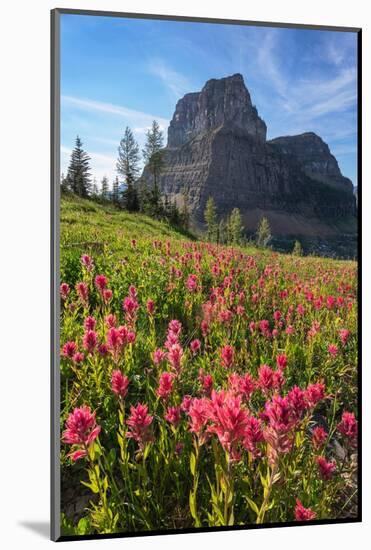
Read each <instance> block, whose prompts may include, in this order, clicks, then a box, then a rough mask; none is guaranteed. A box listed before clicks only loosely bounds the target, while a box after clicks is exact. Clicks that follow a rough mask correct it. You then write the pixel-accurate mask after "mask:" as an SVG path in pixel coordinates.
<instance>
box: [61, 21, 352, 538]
mask: <svg viewBox="0 0 371 550" xmlns="http://www.w3.org/2000/svg"><path fill="white" fill-rule="evenodd" d="M62 17H63V18H64V19H63V25H64V26H62V30H63V33H62V54H63V55H62V68H63V70H64V72H63V71H62V76H63V79H62V94H63V95H62V107H63V108H62V118H61V121H62V150H61V151H62V157H61V158H62V170H61V172H63V173H62V174H61V178H60V182H59V185H60V243H59V246H60V274H59V275H60V297H59V298H60V321H59V322H60V343H59V348H60V396H61V402H60V445H61V453H60V471H61V518H60V521H61V534H62V536H65V537H68V536H76V535H105V534H113V533H121V534H122V535H125V534H133V533H141V532H148V533H153V532H164V533H165V532H177V531H181V530H192V529H207V528H216V527H218V528H226V527H241V526H245V527H249V526H256V525H269V524H274V525H277V524H286V523H288V524H291V523H293V522H294V523H298V524H304V523H308V522H309V523H316V522H317V521H319V520H322V521H327V520H339V521H343V520H344V521H345V520H347V521H356V520H357V518H358V517H359V500H358V497H359V487H358V479H359V472H358V458H359V457H358V451H359V449H358V442H359V434H358V421H359V418H358V415H359V413H358V410H359V396H358V385H359V372H358V368H359V366H358V328H359V327H358V290H359V289H358V260H357V238H358V235H357V226H358V223H357V221H358V220H357V216H358V212H357V192H356V185H357V182H356V180H355V176H354V174H355V172H354V170H353V169H354V166H353V165H354V163H355V162H356V161H355V160H354V159H355V158H356V157H355V155H354V154H353V153H354V150H355V149H354V143H353V141H352V140H353V139H355V138H354V132H355V131H356V130H355V129H354V128H355V126H354V127H353V126H352V124H353V115H354V113H355V110H356V98H354V95H352V93H351V90H353V88H352V86H353V85H354V71H355V67H356V61H355V58H354V55H355V54H354V51H355V50H354V47H355V46H354V43H355V40H356V39H355V37H353V35H352V33H346V32H343V33H342V32H340V33H335V32H331V30H328V31H326V32H325V31H323V34H321V32H322V31H321V32H320V31H316V30H310V29H284V28H282V29H269V28H265V27H254V26H250V27H249V26H245V27H244V26H242V25H241V26H238V25H237V26H236V27H235V28H236V31H233V32H235V36H234V40H235V42H233V43H234V44H236V42H237V40H240V44H241V51H244V48H245V45H246V44H251V49H252V50H253V51H256V56H255V58H253V59H252V60H250V61H249V63H250V65H248V64H247V65H244V64H243V63H242V61H241V59H242V58H241V59H240V58H238V60H239V63H237V57H235V56H237V53H235V50H234V49H231V55H230V56H227V55H226V54H223V52H222V51H221V50H220V52H219V58H218V59H220V63H221V65H220V67H221V68H220V70H219V69H217V64H216V63H215V52H214V50H213V48H211V46H210V48H208V47H207V46H206V38H208V40H209V42H207V43H208V44H209V43H211V42H210V40H211V37H214V39H215V40H216V39H217V37H218V36H220V38H221V39H222V40H223V42H224V44H226V46H225V47H226V48H227V45H228V44H229V42H228V41H229V40H232V35H231V34H230V32H231V31H230V27H229V26H228V25H227V24H220V25H219V24H214V25H211V24H208V25H207V24H206V23H202V22H180V21H171V20H167V21H154V20H153V21H149V20H143V21H140V20H136V19H132V20H130V19H125V18H122V19H120V18H114V17H107V18H103V17H102V18H99V17H96V22H95V23H94V25H93V23H91V24H90V25H89V24H87V23H86V21H85V20H86V19H89V18H90V19H94V16H87V15H86V16H77V15H76V16H75V15H63V16H62ZM74 18H75V19H74ZM84 18H85V19H84ZM131 25H134V26H132V27H131ZM203 25H204V27H203ZM197 29H200V30H202V29H204V32H205V36H204V37H203V36H202V33H201V34H200V36H199V37H198V36H196V30H197ZM218 29H219V30H220V33H221V34H220V35H218V32H219V31H218ZM223 29H224V30H223ZM134 30H135V32H134ZM156 30H158V33H159V34H158V35H157V34H156ZM165 30H168V34H166V32H165ZM99 32H101V33H103V34H102V37H103V38H104V37H106V42H105V43H104V45H103V38H102V46H100V48H101V49H99V48H97V50H94V48H93V46H91V51H88V50H89V48H87V49H86V51H85V50H84V51H83V52H80V53H76V56H77V57H75V53H74V52H75V51H76V49H75V50H73V55H72V46H73V45H75V46H76V45H77V44H79V41H80V40H82V39H83V38H84V37H85V38H86V41H87V42H86V44H87V45H89V44H90V45H91V44H93V42H89V40H92V37H93V36H96V35H95V34H94V33H98V34H99ZM140 32H141V33H142V34H140ZM125 33H126V34H125ZM136 33H138V34H136ZM162 33H164V34H162ZM300 33H304V34H300ZM139 34H140V36H141V40H143V41H144V42H143V48H142V49H141V50H139V49H138V51H136V52H134V50H135V48H134V46H135V47H136V45H137V43H139V38H138V36H139ZM333 35H336V37H335V38H333ZM343 35H344V36H343ZM159 36H161V37H163V42H162V41H161V40H162V38H161V39H160V38H158V37H159ZM67 37H68V40H70V41H71V42H69V43H68V44H69V45H67ZM259 37H262V38H261V40H260V41H259ZM302 37H303V38H302ZM304 37H305V38H304ZM157 38H158V40H156V39H157ZM192 39H193V40H194V42H192V44H193V47H194V48H198V51H199V52H200V54H199V58H197V59H195V62H194V66H193V65H192V64H191V63H190V62H189V60H188V61H187V59H188V58H187V55H189V53H187V52H186V51H183V50H182V52H181V53H179V56H180V57H179V60H178V61H177V64H176V58H175V56H174V55H173V53H172V51H171V49H172V47H171V46H172V44H174V48H175V47H176V46H178V47H179V48H181V45H182V44H188V42H185V41H186V40H190V41H191V40H192ZM202 40H205V42H202ZM63 41H64V42H63ZM120 41H122V42H120ZM269 41H270V42H269ZM98 42H99V41H98ZM152 42H153V44H154V46H153V51H147V50H146V48H145V46H146V45H147V46H148V45H149V44H152ZM63 44H65V46H64V49H63ZM118 44H121V46H122V51H121V54H120V56H121V57H119V56H118V52H117V50H116V49H115V48H117V45H118ZM202 44H204V46H205V47H204V48H203V47H202ZM269 44H271V45H270V48H268V45H269ZM274 44H276V45H277V47H276V50H275V49H274V48H273V45H274ZM294 44H295V45H297V48H296V47H295V48H292V46H293V45H294ZM330 44H331V45H332V47H333V48H334V49H335V50H336V51H339V52H342V55H343V57H340V53H339V56H338V58H336V59H335V58H334V56H333V58H330V57H329V60H328V61H326V59H327V58H326V57H325V55H324V54H323V58H320V59H318V56H317V57H316V54H315V52H317V51H319V50H317V48H322V50H321V51H327V49H325V48H327V46H328V45H330ZM218 47H219V46H218V45H217V44H216V45H215V48H216V50H215V51H219V50H218ZM69 48H71V50H70V49H69ZM254 48H255V50H254ZM264 48H265V49H264ZM280 48H281V49H280ZM296 50H298V52H299V50H300V52H301V53H300V55H301V54H302V58H301V57H300V56H299V53H298V52H297V51H296ZM139 51H141V52H142V54H139V53H138V52H139ZM179 51H180V50H179ZM228 51H229V50H228ZM331 51H332V50H330V49H329V52H331ZM111 52H115V53H114V54H113V53H112V56H113V57H112V60H113V61H112V66H114V67H115V68H113V69H112V66H111V57H110V56H111ZM288 52H289V53H288ZM291 52H292V53H291ZM149 54H151V57H150V58H148V62H147V61H146V62H145V60H146V59H147V58H146V57H145V55H149ZM263 54H264V57H263ZM140 55H143V56H144V57H143V59H142V58H141V57H140ZM259 55H260V58H259ZM268 55H269V56H272V57H268ZM275 55H276V56H277V57H278V56H280V55H281V56H282V58H284V56H285V55H287V56H288V59H289V60H290V63H288V64H287V68H286V69H285V70H286V71H287V72H286V73H282V75H281V74H280V76H278V73H277V71H276V72H274V67H273V61H271V59H273V57H274V56H275ZM79 56H81V63H82V62H83V61H84V62H86V69H85V67H84V68H82V69H81V74H78V73H77V71H76V68H77V60H78V59H80V57H79ZM94 56H96V59H97V65H96V66H95V65H94V71H97V75H96V78H98V75H100V80H99V82H98V80H94V78H93V76H92V72H91V70H92V69H91V65H90V64H89V60H91V59H93V58H94V59H95V57H94ZM126 56H127V57H126ZM290 56H292V57H290ZM160 57H161V59H165V60H166V63H165V61H164V62H163V63H162V64H161V63H160ZM118 59H121V60H123V61H122V64H121V65H120V64H119V63H118V61H117V60H118ZM259 59H260V67H261V68H260V69H259V66H258V62H259ZM267 59H269V62H268V61H267ZM308 59H309V60H310V62H309V61H308V63H307V61H306V60H308ZM337 59H339V61H337ZM136 60H138V63H136ZM263 61H265V63H263ZM335 61H336V63H335ZM68 63H70V65H69V64H68ZM246 63H247V62H246ZM326 63H328V66H327V65H326ZM341 63H343V65H341ZM82 66H83V63H82ZM116 67H120V71H122V70H123V68H124V71H123V72H124V73H125V77H123V76H118V79H119V80H118V81H117V82H116V81H115V80H114V79H110V78H108V77H110V76H111V72H110V71H111V70H112V71H113V72H112V74H116V73H115V71H116ZM170 67H173V69H172V70H170ZM264 67H266V73H264V72H263V73H259V70H263V69H264ZM64 68H65V69H64ZM146 71H147V72H146ZM211 71H214V74H210V72H211ZM288 71H291V72H290V73H289V72H288ZM331 71H333V72H331ZM221 72H222V74H220V73H221ZM146 74H148V82H147V81H146V80H145V76H143V75H146ZM265 74H266V76H264V75H265ZM284 77H285V78H286V80H287V82H288V83H289V82H296V83H297V89H298V91H297V93H296V92H294V91H292V90H291V88H290V87H289V86H288V85H286V84H285V82H284ZM135 78H137V80H135ZM269 78H271V81H269ZM105 79H106V80H107V82H105ZM121 79H122V80H121ZM320 79H322V80H320ZM326 79H327V80H326ZM331 79H332V80H331ZM109 80H111V81H110V83H109V82H108V81H109ZM136 82H138V84H136ZM269 82H271V84H269ZM94 83H95V84H94ZM108 83H109V84H110V87H109V86H108ZM190 83H192V84H193V83H195V84H194V87H193V86H192V87H191V84H190ZM321 83H322V84H321ZM247 84H248V85H249V86H248V87H247ZM269 85H270V86H271V87H270V88H269V87H268V86H269ZM94 86H95V88H94ZM120 86H121V88H120ZM161 86H163V87H164V89H162V88H161ZM326 86H329V87H330V96H331V97H327V96H326V94H327V88H326ZM349 86H350V88H349V90H350V91H349V90H348V87H349ZM79 87H80V88H81V89H79ZM89 88H90V89H92V90H93V91H94V90H96V92H95V93H93V92H91V95H90V96H89ZM111 89H112V90H113V91H111V92H110V91H109V90H111ZM127 90H130V92H129V91H127ZM194 90H198V91H194ZM306 90H307V91H306ZM120 93H122V94H123V97H124V98H125V100H123V104H124V102H126V103H125V104H126V106H125V107H123V106H122V107H120V106H119V105H118V99H117V98H118V97H120ZM346 93H347V94H348V95H347V96H346V97H347V98H348V99H347V101H346V103H345V104H344V105H343V104H342V105H341V107H339V104H340V103H339V102H341V101H342V98H343V97H344V94H346ZM110 94H111V95H110ZM125 94H126V95H125ZM290 94H291V95H290ZM311 94H312V95H313V100H312V101H313V103H310V98H311V97H312V96H311ZM320 94H323V95H322V96H320ZM304 96H305V97H306V99H305V100H303V97H304ZM89 97H91V98H94V99H89V100H88V99H87V98H89ZM267 97H269V98H270V97H271V98H272V99H269V101H267ZM253 99H254V101H255V100H256V101H257V106H255V104H253ZM275 102H276V103H275ZM270 103H271V104H272V105H270ZM260 104H261V108H260V106H259V105H260ZM258 109H259V112H258ZM280 109H281V112H279V110H280ZM339 109H340V111H339ZM156 112H157V113H159V114H158V116H155V115H150V114H148V115H147V114H146V113H156ZM261 112H262V113H264V118H265V120H266V121H267V123H266V122H265V121H264V120H263V118H262V115H261V114H259V113H261ZM339 113H340V114H339ZM290 117H292V118H290ZM326 117H327V118H326ZM341 117H343V118H342V121H343V130H344V132H343V134H341V132H340V128H339V127H338V123H339V118H341ZM354 120H355V119H354ZM268 122H269V123H268ZM347 125H348V126H347ZM270 127H271V128H272V130H270ZM348 127H350V128H351V129H352V128H353V134H352V131H351V130H348ZM278 130H280V131H278ZM270 132H272V133H270ZM77 134H78V135H77ZM340 135H341V136H343V137H341V138H340V137H339V136H340ZM76 136H77V137H76ZM277 136H278V137H277ZM344 136H345V137H344ZM336 140H338V141H336ZM340 140H343V141H341V142H340ZM347 140H348V141H347ZM99 147H101V149H99ZM335 151H338V155H337V156H335ZM342 151H346V153H342ZM350 151H351V153H350ZM344 155H345V156H344ZM352 163H353V164H352ZM100 167H101V168H100ZM352 170H353V171H352Z"/></svg>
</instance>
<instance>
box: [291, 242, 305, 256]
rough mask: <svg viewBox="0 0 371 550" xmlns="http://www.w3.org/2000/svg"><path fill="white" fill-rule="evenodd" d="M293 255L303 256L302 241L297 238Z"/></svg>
mask: <svg viewBox="0 0 371 550" xmlns="http://www.w3.org/2000/svg"><path fill="white" fill-rule="evenodd" d="M292 254H293V256H302V255H303V247H302V246H301V243H300V241H298V240H296V241H295V244H294V248H293V250H292Z"/></svg>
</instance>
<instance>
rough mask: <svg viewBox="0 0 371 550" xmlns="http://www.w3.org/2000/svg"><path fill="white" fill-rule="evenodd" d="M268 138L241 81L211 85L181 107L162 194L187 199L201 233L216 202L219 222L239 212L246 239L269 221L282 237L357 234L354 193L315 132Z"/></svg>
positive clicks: (146, 174)
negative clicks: (261, 221)
mask: <svg viewBox="0 0 371 550" xmlns="http://www.w3.org/2000/svg"><path fill="white" fill-rule="evenodd" d="M266 131H267V127H266V124H265V122H264V121H263V120H262V119H261V118H260V117H259V115H258V112H257V109H256V107H255V106H253V104H252V102H251V97H250V94H249V91H248V90H247V88H246V86H245V83H244V80H243V77H242V75H240V74H234V75H232V76H229V77H226V78H221V79H212V80H209V81H207V82H206V84H205V85H204V87H203V88H202V90H201V91H200V92H195V93H189V94H186V95H185V96H184V97H183V98H182V99H180V100H179V101H178V103H177V105H176V108H175V112H174V115H173V118H172V120H171V122H170V126H169V128H168V141H167V146H166V148H165V150H164V160H165V167H164V170H163V172H162V174H161V177H160V187H161V191H162V192H163V193H166V194H168V195H169V197H171V198H175V199H176V200H177V201H178V202H179V203H181V201H182V198H183V196H184V194H185V193H187V196H188V204H189V208H190V210H191V213H192V217H193V220H194V223H195V224H196V225H198V226H202V225H203V223H204V220H203V212H204V209H205V204H206V201H207V199H208V197H209V196H212V197H213V198H214V200H215V203H216V205H217V209H218V214H219V216H220V217H223V216H227V215H228V214H229V212H230V211H231V210H232V209H233V208H235V207H238V208H239V209H240V211H241V214H242V216H243V219H244V225H245V229H246V232H247V233H252V232H253V231H255V229H256V226H257V223H258V222H259V219H260V218H261V216H262V215H266V216H267V217H268V219H269V221H270V224H271V227H272V231H273V233H274V234H275V235H276V236H277V237H282V238H290V237H292V238H297V237H300V236H303V237H306V238H312V237H313V238H315V239H318V238H330V239H331V237H335V238H338V237H339V236H340V235H342V234H344V233H352V234H354V232H355V227H356V222H355V199H354V194H353V185H352V182H351V181H350V180H349V179H347V178H345V177H344V176H343V175H342V174H341V171H340V169H339V166H338V163H337V161H336V159H335V157H334V156H333V155H332V154H331V152H330V150H329V147H328V145H327V144H326V143H325V142H324V141H323V140H322V139H321V138H320V137H319V136H317V135H316V134H314V133H312V132H308V133H305V134H301V135H298V136H286V137H278V138H276V139H273V140H270V141H267V140H266ZM143 178H144V179H145V180H147V181H149V180H150V174H149V172H148V170H147V169H146V168H145V169H144V172H143Z"/></svg>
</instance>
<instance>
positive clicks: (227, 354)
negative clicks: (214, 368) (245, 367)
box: [220, 345, 234, 369]
mask: <svg viewBox="0 0 371 550" xmlns="http://www.w3.org/2000/svg"><path fill="white" fill-rule="evenodd" d="M220 357H221V360H222V365H223V366H224V367H225V368H226V369H230V368H231V367H232V365H233V361H234V348H233V347H232V346H230V345H226V346H224V347H223V348H222V349H221V350H220Z"/></svg>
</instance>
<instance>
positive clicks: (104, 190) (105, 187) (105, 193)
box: [101, 176, 109, 201]
mask: <svg viewBox="0 0 371 550" xmlns="http://www.w3.org/2000/svg"><path fill="white" fill-rule="evenodd" d="M101 197H102V199H103V200H106V201H107V200H108V199H109V187H108V178H107V176H103V178H102V182H101Z"/></svg>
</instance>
